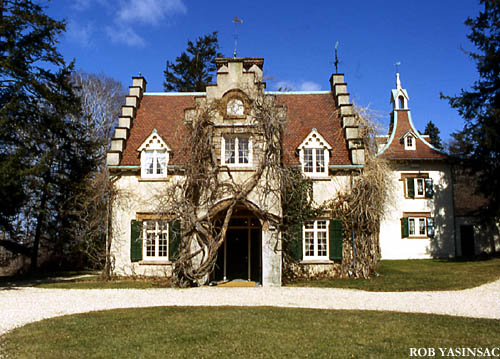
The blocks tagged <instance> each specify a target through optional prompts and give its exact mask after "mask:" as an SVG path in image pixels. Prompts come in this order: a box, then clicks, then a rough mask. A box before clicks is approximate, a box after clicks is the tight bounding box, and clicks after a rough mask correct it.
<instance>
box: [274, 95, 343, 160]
mask: <svg viewBox="0 0 500 359" xmlns="http://www.w3.org/2000/svg"><path fill="white" fill-rule="evenodd" d="M277 96H278V104H281V105H285V106H286V107H287V126H286V128H285V133H284V136H283V149H284V161H285V163H287V164H299V158H298V156H297V154H296V153H295V151H296V149H297V147H298V146H299V145H300V144H301V143H302V141H304V139H305V138H306V137H307V135H309V133H310V132H311V130H312V129H313V128H316V130H318V132H319V133H320V134H321V136H323V138H324V139H325V140H326V141H327V142H328V143H329V144H330V146H332V148H333V150H332V155H331V157H330V164H331V165H332V164H333V165H351V164H352V162H351V160H350V159H349V151H348V149H347V141H346V140H345V137H344V133H343V130H342V125H341V120H340V116H339V114H338V110H337V106H336V105H335V100H334V99H333V95H332V94H331V93H319V94H282V95H281V94H280V95H277Z"/></svg>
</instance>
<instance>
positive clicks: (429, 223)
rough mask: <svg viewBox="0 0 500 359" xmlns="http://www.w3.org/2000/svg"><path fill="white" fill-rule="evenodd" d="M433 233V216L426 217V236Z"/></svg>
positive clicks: (431, 235)
mask: <svg viewBox="0 0 500 359" xmlns="http://www.w3.org/2000/svg"><path fill="white" fill-rule="evenodd" d="M435 233H436V231H435V229H434V218H427V236H429V237H434V234H435Z"/></svg>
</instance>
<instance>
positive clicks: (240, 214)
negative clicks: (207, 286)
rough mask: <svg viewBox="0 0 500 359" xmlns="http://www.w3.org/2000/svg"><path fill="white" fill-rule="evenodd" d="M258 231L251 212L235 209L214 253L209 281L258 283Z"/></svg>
mask: <svg viewBox="0 0 500 359" xmlns="http://www.w3.org/2000/svg"><path fill="white" fill-rule="evenodd" d="M261 237H262V227H261V225H260V221H259V220H258V218H257V217H255V215H253V213H252V212H250V211H248V210H246V209H237V210H235V211H234V214H233V216H232V217H231V220H230V222H229V227H228V229H227V232H226V240H225V241H224V244H223V245H222V246H221V247H220V248H219V251H218V253H217V265H216V268H215V270H214V273H213V279H214V280H217V281H220V280H234V279H242V280H252V281H255V282H260V283H261V282H262V240H261Z"/></svg>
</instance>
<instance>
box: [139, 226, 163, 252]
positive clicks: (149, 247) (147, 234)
mask: <svg viewBox="0 0 500 359" xmlns="http://www.w3.org/2000/svg"><path fill="white" fill-rule="evenodd" d="M142 230H143V238H144V239H145V240H144V242H143V243H144V258H161V259H167V258H168V223H167V222H166V221H154V220H152V221H144V222H143V224H142Z"/></svg>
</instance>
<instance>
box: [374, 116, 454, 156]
mask: <svg viewBox="0 0 500 359" xmlns="http://www.w3.org/2000/svg"><path fill="white" fill-rule="evenodd" d="M409 112H410V111H409V110H395V114H396V116H397V117H396V120H395V122H396V126H395V128H393V131H392V133H391V134H390V137H389V140H390V141H391V142H390V143H389V145H388V146H386V147H384V148H385V149H384V150H382V152H380V153H379V156H380V157H382V158H386V159H389V160H406V159H413V160H417V159H425V160H442V159H447V158H449V157H448V155H446V154H445V153H443V152H441V151H438V150H436V149H434V148H433V147H432V146H431V145H430V144H429V143H428V142H427V141H425V140H424V139H423V138H422V136H421V135H419V134H418V133H417V132H416V130H415V128H414V126H413V123H412V121H411V118H410V115H409ZM408 131H411V132H412V133H413V134H414V137H415V141H416V143H415V145H416V149H415V150H405V147H404V143H403V142H402V141H401V137H402V136H404V135H405V134H406V133H407V132H408Z"/></svg>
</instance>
